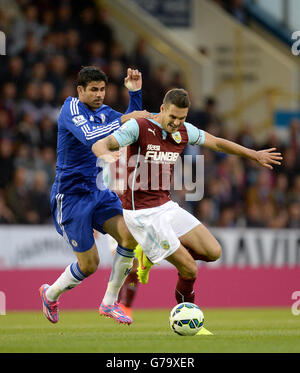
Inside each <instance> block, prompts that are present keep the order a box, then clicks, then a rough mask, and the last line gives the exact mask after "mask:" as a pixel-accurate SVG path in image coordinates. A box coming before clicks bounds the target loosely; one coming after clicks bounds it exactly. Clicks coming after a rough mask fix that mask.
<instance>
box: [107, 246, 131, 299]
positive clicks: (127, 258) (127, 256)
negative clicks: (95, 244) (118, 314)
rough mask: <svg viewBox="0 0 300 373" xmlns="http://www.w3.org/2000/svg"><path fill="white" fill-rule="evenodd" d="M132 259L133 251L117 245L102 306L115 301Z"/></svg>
mask: <svg viewBox="0 0 300 373" xmlns="http://www.w3.org/2000/svg"><path fill="white" fill-rule="evenodd" d="M133 259H134V252H133V250H130V249H126V248H125V247H122V246H120V245H118V247H117V251H116V253H115V255H114V259H113V264H112V269H111V274H110V278H109V282H108V285H107V289H106V293H105V295H104V298H103V300H102V303H103V304H105V305H110V304H114V303H115V302H116V301H117V299H118V295H119V291H120V289H121V287H122V285H123V283H124V281H125V279H126V277H127V275H128V274H129V272H130V270H131V268H132V264H133Z"/></svg>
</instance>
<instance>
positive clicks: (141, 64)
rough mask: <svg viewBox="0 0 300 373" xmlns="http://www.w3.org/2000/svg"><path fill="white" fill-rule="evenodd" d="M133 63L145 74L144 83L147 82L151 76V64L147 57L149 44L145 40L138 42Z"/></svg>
mask: <svg viewBox="0 0 300 373" xmlns="http://www.w3.org/2000/svg"><path fill="white" fill-rule="evenodd" d="M131 62H132V64H133V65H134V66H135V67H136V69H138V70H139V71H141V73H142V74H143V79H144V82H147V81H148V80H149V78H150V75H151V64H150V60H149V57H148V55H147V43H146V41H145V39H143V38H139V39H138V40H137V42H136V45H135V48H134V50H133V53H132V60H131Z"/></svg>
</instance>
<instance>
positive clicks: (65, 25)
mask: <svg viewBox="0 0 300 373" xmlns="http://www.w3.org/2000/svg"><path fill="white" fill-rule="evenodd" d="M5 3H7V4H8V5H9V6H5ZM0 29H1V30H3V31H4V32H5V33H6V36H7V48H8V50H7V54H8V55H7V56H6V57H5V58H3V57H2V58H1V68H0V90H1V94H0V169H1V173H0V223H1V224H46V223H51V215H50V205H49V192H50V188H51V185H52V182H53V180H54V176H55V166H56V141H57V122H56V120H57V117H58V114H59V111H60V107H61V105H62V104H63V102H64V100H65V99H66V98H67V97H68V96H76V90H75V82H76V76H77V73H78V71H79V70H80V68H81V67H82V66H85V65H95V66H98V67H100V68H101V69H103V70H104V71H105V72H106V73H107V75H108V77H109V83H108V86H107V94H106V100H105V103H106V104H107V105H110V106H111V107H113V108H114V109H116V110H118V111H120V112H125V111H126V108H127V105H128V91H127V89H126V88H124V85H123V83H124V77H125V76H126V70H127V67H129V66H130V67H136V68H138V69H140V71H141V72H142V74H143V106H144V108H145V109H147V110H149V111H151V112H158V111H159V107H160V104H161V102H162V99H163V96H164V94H165V93H166V91H167V90H168V89H170V88H173V87H182V88H185V86H184V82H183V78H182V75H181V74H180V72H174V71H170V70H169V69H168V67H167V66H165V65H159V66H152V65H151V59H150V58H149V56H148V55H147V45H146V43H145V41H144V40H138V42H137V44H136V45H135V46H133V50H132V51H131V52H130V53H129V54H128V53H125V51H124V49H123V47H122V44H121V43H120V42H119V41H118V40H116V38H115V35H114V30H113V29H112V28H111V26H110V25H109V23H108V22H107V13H106V10H104V9H99V8H96V7H95V5H94V3H93V2H89V1H84V2H83V1H66V2H65V1H50V0H38V1H34V2H30V1H28V0H7V1H5V0H2V1H1V2H0ZM201 104H202V108H201V109H197V110H196V109H194V108H193V106H192V108H191V110H190V113H189V117H188V119H187V121H190V122H191V123H193V124H195V125H197V126H198V127H199V128H202V129H204V130H206V131H208V132H210V133H211V134H213V135H216V136H221V137H225V138H227V139H228V140H233V141H236V142H238V143H240V144H242V145H244V146H247V147H251V148H253V149H262V148H271V147H276V148H277V149H278V151H281V152H282V153H283V157H284V160H283V163H282V166H275V167H274V170H273V171H270V170H268V169H267V168H262V167H259V166H258V165H256V164H255V163H254V162H253V161H248V160H245V159H241V158H238V157H234V156H227V155H224V154H221V153H215V152H212V151H210V150H208V149H205V148H203V147H202V148H197V149H196V150H195V148H196V147H190V146H189V147H187V148H186V151H185V154H190V155H193V156H195V155H196V154H203V155H204V157H205V158H204V160H205V186H204V198H202V199H201V200H200V201H193V202H187V201H186V200H185V193H186V190H184V189H183V190H181V191H173V192H172V195H173V199H174V200H176V201H177V202H178V203H179V204H181V205H182V206H183V207H184V208H186V209H187V210H188V211H190V212H192V213H193V214H194V215H195V216H196V217H197V218H199V219H200V220H201V221H202V222H203V223H204V224H207V225H209V226H214V227H236V226H239V227H246V226H248V227H268V228H300V172H299V171H300V156H299V145H300V142H299V133H300V127H299V122H298V121H297V120H294V121H293V122H292V123H291V126H290V141H289V142H288V143H283V142H282V141H281V139H280V138H279V137H278V135H276V133H275V132H272V133H271V134H270V137H269V139H268V141H267V142H266V144H263V145H261V144H260V145H259V146H258V144H256V143H255V140H254V136H253V134H252V132H251V124H245V126H244V127H243V129H242V130H241V131H239V132H238V131H237V132H235V131H234V132H233V131H228V127H227V126H226V123H225V122H224V121H223V120H222V118H221V116H220V115H219V113H218V101H217V98H216V97H208V98H206V99H205V102H203V103H201ZM197 107H198V106H197ZM193 159H195V157H194V158H193ZM194 166H195V165H194ZM190 167H193V163H192V162H191V163H190ZM194 168H195V167H194ZM194 177H197V175H194Z"/></svg>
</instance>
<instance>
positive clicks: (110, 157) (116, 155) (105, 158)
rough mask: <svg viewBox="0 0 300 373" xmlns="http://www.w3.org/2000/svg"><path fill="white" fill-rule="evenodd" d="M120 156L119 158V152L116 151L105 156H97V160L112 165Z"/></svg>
mask: <svg viewBox="0 0 300 373" xmlns="http://www.w3.org/2000/svg"><path fill="white" fill-rule="evenodd" d="M120 156H121V151H120V150H116V151H113V152H107V153H105V154H102V155H100V156H99V158H100V159H102V160H103V161H104V162H106V163H114V162H117V160H118V159H119V158H120Z"/></svg>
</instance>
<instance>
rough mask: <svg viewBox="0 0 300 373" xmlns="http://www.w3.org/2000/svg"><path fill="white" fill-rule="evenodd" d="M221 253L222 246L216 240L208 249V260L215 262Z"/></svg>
mask: <svg viewBox="0 0 300 373" xmlns="http://www.w3.org/2000/svg"><path fill="white" fill-rule="evenodd" d="M221 255H222V247H221V245H220V244H219V243H218V242H216V243H215V245H214V246H213V248H212V249H211V250H210V253H209V256H208V261H210V262H215V261H216V260H218V259H219V258H220V257H221Z"/></svg>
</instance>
